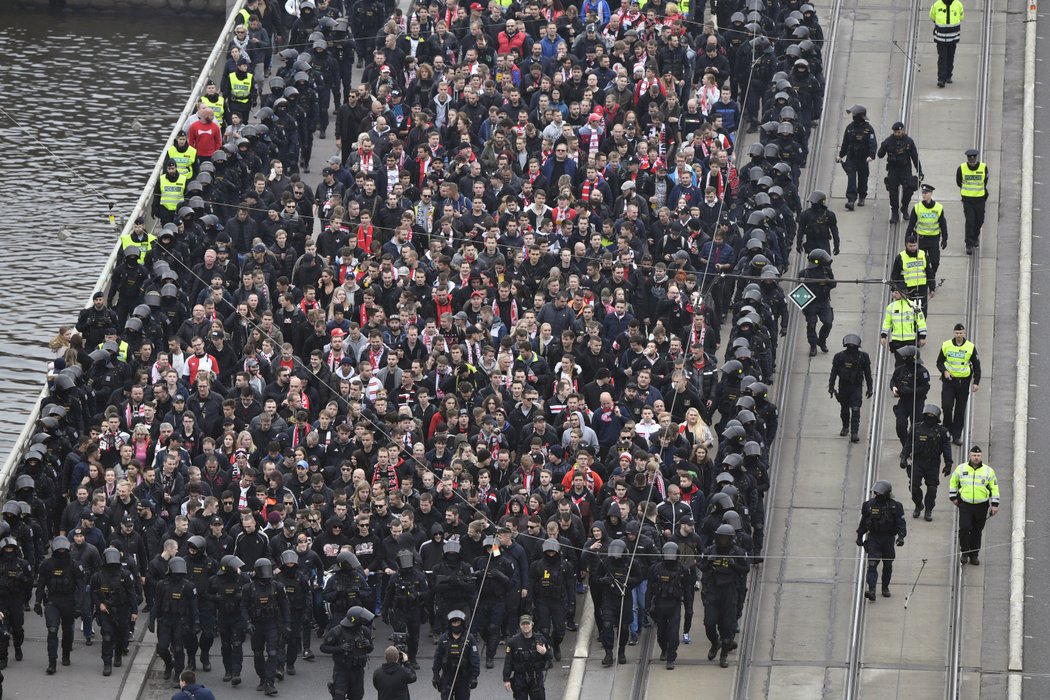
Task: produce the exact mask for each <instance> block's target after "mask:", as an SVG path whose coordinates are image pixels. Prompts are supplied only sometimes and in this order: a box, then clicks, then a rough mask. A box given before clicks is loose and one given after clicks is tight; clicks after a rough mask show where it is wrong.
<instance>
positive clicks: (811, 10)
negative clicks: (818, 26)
mask: <svg viewBox="0 0 1050 700" xmlns="http://www.w3.org/2000/svg"><path fill="white" fill-rule="evenodd" d="M798 11H799V12H801V13H802V15H803V16H805V15H806V13H816V9H815V8H814V7H813V5H811V4H810V3H808V2H807V3H806V4H804V5H802V7H800V8H798Z"/></svg>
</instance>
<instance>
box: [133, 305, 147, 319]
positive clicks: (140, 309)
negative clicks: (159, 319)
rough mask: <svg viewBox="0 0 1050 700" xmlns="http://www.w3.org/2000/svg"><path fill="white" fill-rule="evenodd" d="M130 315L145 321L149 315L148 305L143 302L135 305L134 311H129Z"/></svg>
mask: <svg viewBox="0 0 1050 700" xmlns="http://www.w3.org/2000/svg"><path fill="white" fill-rule="evenodd" d="M131 315H132V316H134V317H135V318H138V319H141V320H143V321H145V320H146V319H148V318H149V317H150V310H149V307H148V306H147V305H145V304H139V305H138V306H136V307H135V309H134V311H132V312H131Z"/></svg>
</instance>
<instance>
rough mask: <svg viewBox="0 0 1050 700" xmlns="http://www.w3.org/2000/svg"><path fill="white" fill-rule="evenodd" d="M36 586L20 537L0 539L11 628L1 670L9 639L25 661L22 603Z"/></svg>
mask: <svg viewBox="0 0 1050 700" xmlns="http://www.w3.org/2000/svg"><path fill="white" fill-rule="evenodd" d="M4 525H5V526H6V525H7V523H6V522H5V523H4ZM8 530H9V526H8ZM32 588H33V569H32V566H31V565H30V563H29V562H28V561H27V560H25V559H23V558H22V556H21V554H20V553H19V548H18V540H17V539H15V537H14V536H13V535H7V536H5V537H4V539H3V540H2V541H0V613H2V614H3V616H4V622H5V625H6V626H7V631H8V634H6V635H3V636H2V637H0V670H3V669H5V668H7V647H8V642H9V641H13V642H14V643H15V661H21V660H22V640H23V639H25V629H24V626H25V610H24V609H23V607H22V606H23V605H24V604H25V601H26V600H28V596H29V593H30V592H31V591H32Z"/></svg>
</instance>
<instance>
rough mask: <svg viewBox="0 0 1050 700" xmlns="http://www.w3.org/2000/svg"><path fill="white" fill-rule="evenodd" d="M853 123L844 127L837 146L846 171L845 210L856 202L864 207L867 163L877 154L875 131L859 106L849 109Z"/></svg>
mask: <svg viewBox="0 0 1050 700" xmlns="http://www.w3.org/2000/svg"><path fill="white" fill-rule="evenodd" d="M850 113H851V114H852V115H853V121H852V122H850V124H849V126H847V127H846V131H845V133H844V134H843V135H842V145H841V146H839V160H840V161H841V162H842V168H843V170H845V171H846V208H847V209H851V210H852V209H853V203H854V202H855V201H856V202H857V203H858V204H860V206H864V200H865V199H867V197H868V174H869V172H868V161H869V159H872V160H873V159H874V158H875V155H876V153H877V148H876V140H875V129H874V128H872V126H871V124H870V123H869V122H868V120H867V119H866V118H865V116H866V115H867V110H866V109H864V108H863V107H862V106H861V105H855V106H854V107H852V108H851V109H850Z"/></svg>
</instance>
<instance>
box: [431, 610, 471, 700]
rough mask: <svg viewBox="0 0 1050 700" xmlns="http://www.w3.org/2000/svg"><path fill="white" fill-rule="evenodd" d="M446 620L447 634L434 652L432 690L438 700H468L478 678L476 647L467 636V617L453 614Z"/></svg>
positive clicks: (455, 611)
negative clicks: (435, 691) (438, 696)
mask: <svg viewBox="0 0 1050 700" xmlns="http://www.w3.org/2000/svg"><path fill="white" fill-rule="evenodd" d="M445 620H446V622H447V627H448V630H447V631H446V632H445V633H444V634H442V635H441V639H439V640H438V644H437V648H436V649H435V651H434V678H433V681H432V682H433V685H434V689H435V690H437V691H438V692H439V693H440V694H441V700H470V691H471V690H473V689H474V688H476V687H478V675H480V674H481V655H480V654H478V643H477V641H476V640H475V638H474V635H472V634H470V633H468V632H467V615H466V613H464V612H463V611H462V610H453V611H452V612H450V613H449V614H448V615H447V616H446V618H445Z"/></svg>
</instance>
